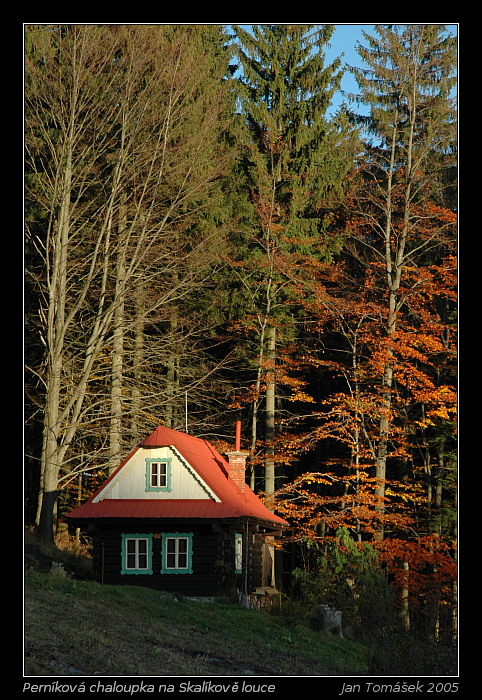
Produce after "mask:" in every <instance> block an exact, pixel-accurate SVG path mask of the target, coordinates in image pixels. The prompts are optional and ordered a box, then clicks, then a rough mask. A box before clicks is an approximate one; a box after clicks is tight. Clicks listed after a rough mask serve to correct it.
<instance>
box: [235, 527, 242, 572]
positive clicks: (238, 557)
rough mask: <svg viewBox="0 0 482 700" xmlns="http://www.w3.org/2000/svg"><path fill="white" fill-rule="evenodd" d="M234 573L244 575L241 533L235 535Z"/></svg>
mask: <svg viewBox="0 0 482 700" xmlns="http://www.w3.org/2000/svg"><path fill="white" fill-rule="evenodd" d="M234 572H235V573H236V574H242V573H243V535H242V534H241V533H240V532H236V533H235V535H234Z"/></svg>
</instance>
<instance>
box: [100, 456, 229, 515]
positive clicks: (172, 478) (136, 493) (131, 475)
mask: <svg viewBox="0 0 482 700" xmlns="http://www.w3.org/2000/svg"><path fill="white" fill-rule="evenodd" d="M157 460H159V462H163V463H166V465H167V470H168V479H167V480H166V481H167V483H166V485H165V486H164V487H163V488H152V487H151V484H150V481H149V474H150V467H151V464H152V463H153V462H154V463H156V462H157ZM105 498H109V499H110V498H112V499H114V498H115V499H118V498H119V499H125V498H127V499H128V498H136V499H149V498H154V499H160V498H161V499H169V500H170V499H208V500H213V501H216V502H218V503H219V502H220V499H219V498H218V496H216V494H215V493H214V491H212V489H210V488H209V486H208V485H207V484H206V482H205V481H203V479H201V477H200V476H199V475H198V474H197V472H196V471H195V470H194V469H193V467H192V466H191V465H190V464H189V463H188V462H187V461H186V460H185V459H184V457H183V456H182V455H181V454H180V453H179V452H178V450H176V448H175V447H173V446H172V445H171V446H170V447H147V446H143V447H141V448H140V449H139V450H137V451H136V452H135V454H134V455H132V457H131V458H130V459H129V460H128V461H127V462H126V463H125V464H124V466H123V467H122V469H120V470H119V471H118V472H117V474H116V475H115V476H114V477H113V479H111V480H110V481H109V483H107V484H106V485H105V486H104V488H103V489H102V490H101V491H100V492H99V493H98V494H97V496H96V497H95V498H94V499H93V502H94V503H97V502H98V501H102V500H104V499H105Z"/></svg>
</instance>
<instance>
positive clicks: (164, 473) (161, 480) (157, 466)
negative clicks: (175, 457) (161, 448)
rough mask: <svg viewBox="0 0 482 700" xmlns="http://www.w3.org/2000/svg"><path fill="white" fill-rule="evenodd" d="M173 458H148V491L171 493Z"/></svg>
mask: <svg viewBox="0 0 482 700" xmlns="http://www.w3.org/2000/svg"><path fill="white" fill-rule="evenodd" d="M171 462H172V460H171V458H170V457H162V458H161V459H156V458H155V457H147V458H146V491H167V492H170V491H171Z"/></svg>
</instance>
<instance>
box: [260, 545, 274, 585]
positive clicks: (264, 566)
mask: <svg viewBox="0 0 482 700" xmlns="http://www.w3.org/2000/svg"><path fill="white" fill-rule="evenodd" d="M261 586H274V580H273V549H272V547H270V546H269V545H268V543H267V542H266V541H264V542H263V547H262V549H261Z"/></svg>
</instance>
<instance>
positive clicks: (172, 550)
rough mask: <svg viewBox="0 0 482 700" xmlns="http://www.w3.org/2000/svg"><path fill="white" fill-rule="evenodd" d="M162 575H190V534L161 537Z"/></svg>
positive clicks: (177, 533)
mask: <svg viewBox="0 0 482 700" xmlns="http://www.w3.org/2000/svg"><path fill="white" fill-rule="evenodd" d="M161 573H162V574H192V532H189V533H185V532H183V533H179V532H176V533H164V534H163V535H162V569H161Z"/></svg>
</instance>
